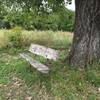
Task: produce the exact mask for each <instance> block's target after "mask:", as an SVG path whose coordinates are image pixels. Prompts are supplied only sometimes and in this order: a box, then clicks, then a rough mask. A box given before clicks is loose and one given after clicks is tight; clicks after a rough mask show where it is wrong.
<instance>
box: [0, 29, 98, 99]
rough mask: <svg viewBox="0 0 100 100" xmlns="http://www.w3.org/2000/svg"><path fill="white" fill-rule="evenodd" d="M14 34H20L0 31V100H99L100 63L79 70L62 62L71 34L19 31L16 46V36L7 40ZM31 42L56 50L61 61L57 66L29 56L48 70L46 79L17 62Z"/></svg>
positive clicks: (21, 60)
mask: <svg viewBox="0 0 100 100" xmlns="http://www.w3.org/2000/svg"><path fill="white" fill-rule="evenodd" d="M16 30H17V32H19V29H14V30H11V31H10V32H9V31H8V30H1V31H0V46H1V47H0V100H100V63H99V64H98V63H95V64H93V65H90V66H88V67H87V68H85V69H79V68H73V67H71V66H70V65H68V64H67V63H66V62H64V60H65V58H66V55H67V54H68V52H69V48H70V46H71V42H72V37H73V35H72V33H68V32H52V31H45V32H44V31H43V32H39V31H34V32H33V31H31V32H28V31H21V33H22V36H21V41H20V43H19V42H18V41H17V40H19V39H18V37H17V36H16V37H17V38H16V37H13V38H14V39H12V37H10V39H9V36H8V34H9V33H10V35H11V32H12V31H13V32H15V31H16ZM13 32H12V33H13ZM5 34H6V35H5ZM47 34H48V35H47ZM23 37H24V38H23ZM26 40H27V41H26ZM16 41H17V42H16ZM31 42H33V43H38V44H41V45H45V46H48V47H52V48H54V49H57V50H59V54H60V59H59V60H58V61H56V62H54V61H48V62H47V61H46V59H44V58H43V57H39V56H34V55H32V56H33V57H34V59H37V60H38V61H40V62H42V63H44V64H46V65H48V66H49V67H50V73H49V74H48V75H43V74H41V73H39V72H38V71H36V70H35V69H32V68H31V67H30V65H29V64H28V63H27V62H26V61H25V60H23V59H22V58H20V56H19V53H20V52H26V51H27V48H28V46H29V44H30V43H31ZM15 43H16V44H17V45H15ZM19 44H21V45H20V48H19V47H18V46H19ZM22 45H23V48H22Z"/></svg>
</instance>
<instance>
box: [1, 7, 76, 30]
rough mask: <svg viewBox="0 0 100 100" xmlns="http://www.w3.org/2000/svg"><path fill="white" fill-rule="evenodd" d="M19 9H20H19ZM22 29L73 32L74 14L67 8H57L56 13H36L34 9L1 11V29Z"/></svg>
mask: <svg viewBox="0 0 100 100" xmlns="http://www.w3.org/2000/svg"><path fill="white" fill-rule="evenodd" d="M17 9H18V8H17ZM16 26H19V27H22V28H23V29H26V30H35V29H37V30H53V31H57V30H62V31H73V29H74V12H73V11H70V10H68V9H67V8H65V7H63V6H62V7H57V6H56V8H55V9H54V11H52V10H51V11H50V12H48V11H44V10H43V11H35V10H34V9H31V10H30V9H28V8H26V9H25V8H24V9H22V8H19V10H16V9H14V8H13V9H10V10H8V8H6V7H2V9H0V28H6V29H10V28H14V27H16Z"/></svg>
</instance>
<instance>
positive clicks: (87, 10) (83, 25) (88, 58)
mask: <svg viewBox="0 0 100 100" xmlns="http://www.w3.org/2000/svg"><path fill="white" fill-rule="evenodd" d="M75 4H76V12H75V14H76V15H75V32H74V38H73V44H72V48H71V51H70V55H69V63H70V64H71V65H73V66H79V67H84V66H86V65H87V64H89V63H91V62H92V61H93V60H94V59H100V0H75Z"/></svg>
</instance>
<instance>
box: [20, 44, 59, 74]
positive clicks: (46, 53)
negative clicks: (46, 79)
mask: <svg viewBox="0 0 100 100" xmlns="http://www.w3.org/2000/svg"><path fill="white" fill-rule="evenodd" d="M29 52H31V53H33V54H35V55H39V56H43V57H44V58H46V59H49V60H54V61H56V60H57V59H58V58H59V56H58V51H57V50H54V49H51V48H47V47H44V46H41V45H37V44H31V46H30V47H29ZM20 56H21V57H22V58H23V59H25V60H26V61H27V62H29V64H30V65H31V66H32V67H34V68H36V69H37V70H38V71H40V72H41V73H45V74H47V73H49V68H48V67H47V66H46V65H44V64H42V63H40V62H38V61H36V60H34V59H33V58H32V57H30V56H29V55H28V54H26V53H21V54H20Z"/></svg>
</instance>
